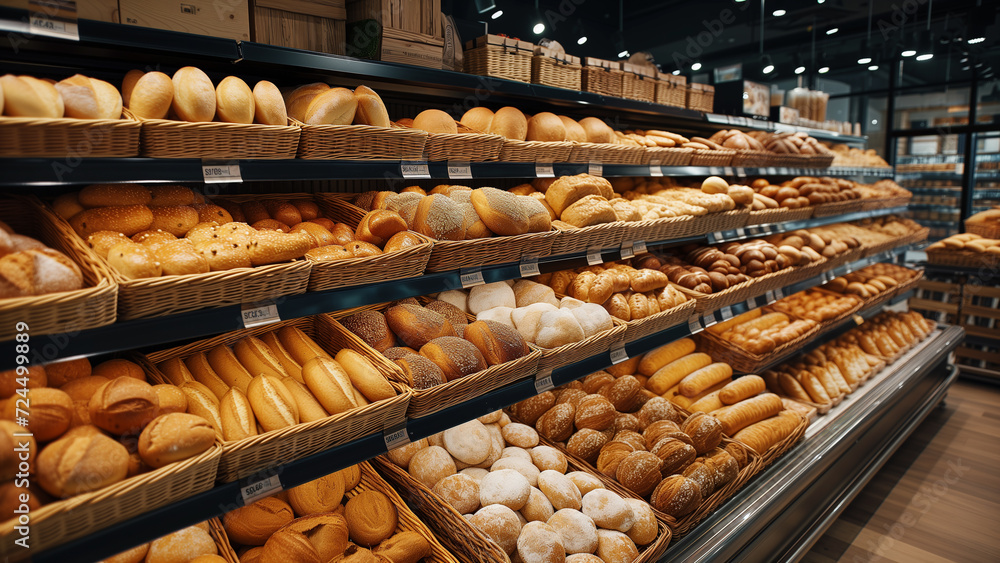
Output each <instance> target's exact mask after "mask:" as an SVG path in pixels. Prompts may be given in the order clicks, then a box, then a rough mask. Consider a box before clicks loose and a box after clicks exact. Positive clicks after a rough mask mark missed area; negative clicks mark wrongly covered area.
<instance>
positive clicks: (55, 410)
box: [3, 387, 75, 441]
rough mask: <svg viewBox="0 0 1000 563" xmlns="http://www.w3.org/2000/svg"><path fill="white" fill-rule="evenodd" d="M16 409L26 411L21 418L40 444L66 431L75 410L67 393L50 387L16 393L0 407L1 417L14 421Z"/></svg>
mask: <svg viewBox="0 0 1000 563" xmlns="http://www.w3.org/2000/svg"><path fill="white" fill-rule="evenodd" d="M22 399H23V400H22ZM19 407H24V409H25V410H28V411H29V413H28V415H25V417H26V418H27V422H28V424H27V429H28V431H30V432H31V433H32V434H34V437H35V438H36V439H38V440H40V441H49V440H54V439H56V438H58V437H59V436H62V435H63V433H65V432H66V431H67V430H69V428H70V426H71V424H72V422H73V412H74V410H75V406H74V403H73V399H72V398H71V397H70V396H69V394H67V393H66V392H64V391H61V390H59V389H52V388H51V387H38V388H34V389H29V390H28V392H27V393H23V392H22V391H20V390H19V391H18V394H17V395H15V396H14V397H11V399H10V400H8V401H7V402H6V403H5V404H4V408H3V416H4V418H5V419H7V420H14V419H15V418H16V416H17V415H18V413H17V410H18V408H19Z"/></svg>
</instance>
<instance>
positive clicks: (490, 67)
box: [464, 35, 535, 82]
mask: <svg viewBox="0 0 1000 563" xmlns="http://www.w3.org/2000/svg"><path fill="white" fill-rule="evenodd" d="M534 50H535V46H534V45H533V44H532V43H528V42H527V41H520V40H518V39H513V38H510V37H500V36H498V35H485V36H483V37H477V38H476V39H475V40H474V41H468V42H466V44H465V55H464V57H465V59H464V66H465V72H467V73H469V74H478V75H480V76H492V77H493V78H506V79H507V80H517V81H518V82H531V59H532V58H533V56H534Z"/></svg>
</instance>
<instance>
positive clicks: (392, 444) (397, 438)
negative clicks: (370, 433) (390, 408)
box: [382, 422, 410, 451]
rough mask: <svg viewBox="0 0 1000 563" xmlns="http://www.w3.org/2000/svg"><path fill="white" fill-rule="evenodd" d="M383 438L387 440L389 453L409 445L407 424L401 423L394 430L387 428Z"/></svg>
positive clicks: (386, 446)
mask: <svg viewBox="0 0 1000 563" xmlns="http://www.w3.org/2000/svg"><path fill="white" fill-rule="evenodd" d="M382 438H383V439H384V440H385V449H386V450H387V451H388V450H394V449H396V448H399V447H402V446H405V445H406V444H409V443H410V434H409V432H407V431H406V422H401V423H400V424H397V425H395V426H393V427H392V428H386V429H385V431H383V432H382Z"/></svg>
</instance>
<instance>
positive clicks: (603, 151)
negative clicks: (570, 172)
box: [569, 143, 646, 164]
mask: <svg viewBox="0 0 1000 563" xmlns="http://www.w3.org/2000/svg"><path fill="white" fill-rule="evenodd" d="M645 158H646V151H645V149H644V148H642V147H630V146H626V145H612V144H607V143H573V148H572V150H571V151H570V157H569V159H570V162H600V163H602V164H642V162H643V160H644V159H645Z"/></svg>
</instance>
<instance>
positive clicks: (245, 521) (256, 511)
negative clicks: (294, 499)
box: [222, 497, 295, 545]
mask: <svg viewBox="0 0 1000 563" xmlns="http://www.w3.org/2000/svg"><path fill="white" fill-rule="evenodd" d="M294 518H295V515H294V513H293V511H292V507H291V506H289V505H288V503H286V502H285V501H283V500H280V499H278V498H276V497H265V498H262V499H260V500H258V501H256V502H253V503H251V504H249V505H247V506H243V507H240V508H237V509H235V510H232V511H229V512H227V513H226V514H225V515H223V517H222V524H223V527H225V529H226V534H227V535H228V536H229V538H230V539H231V540H233V541H234V542H238V543H241V544H243V545H264V543H265V542H266V541H267V540H268V538H270V537H271V535H272V534H274V533H275V532H277V531H278V530H279V529H281V528H282V527H283V526H285V525H287V524H288V523H289V522H291V521H292V520H293V519H294Z"/></svg>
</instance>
